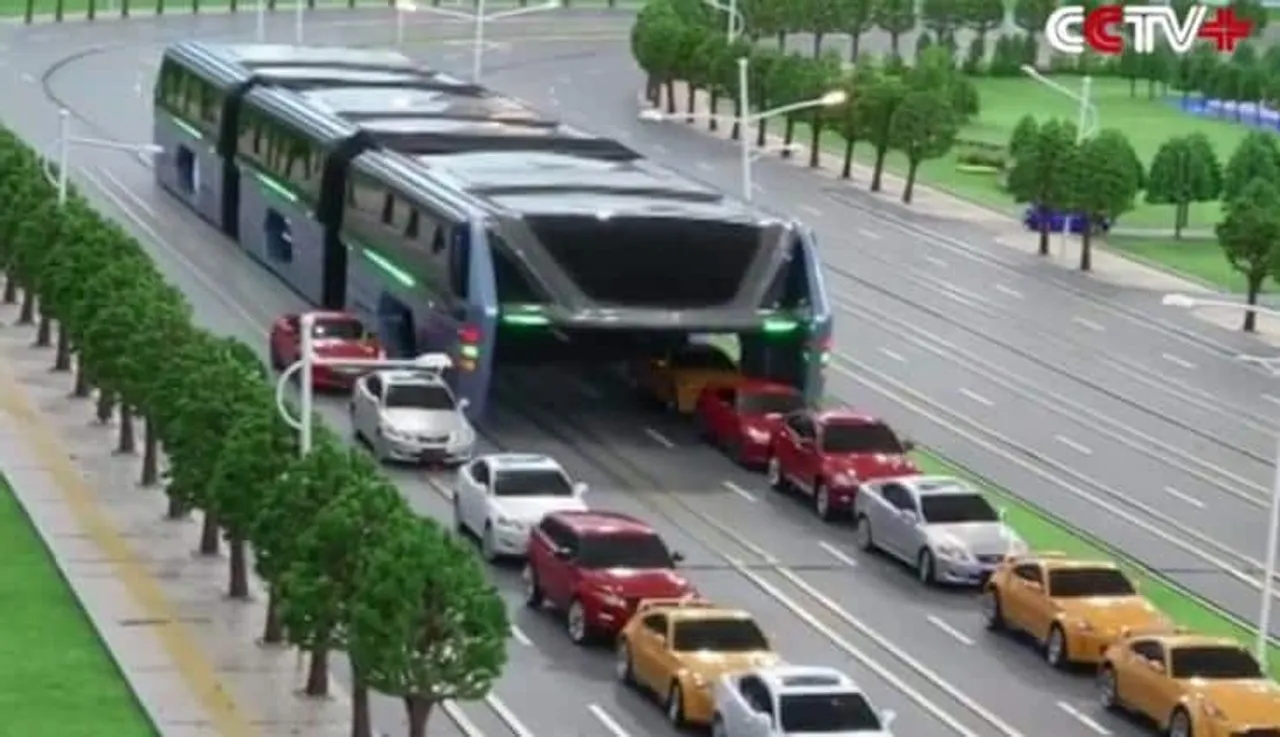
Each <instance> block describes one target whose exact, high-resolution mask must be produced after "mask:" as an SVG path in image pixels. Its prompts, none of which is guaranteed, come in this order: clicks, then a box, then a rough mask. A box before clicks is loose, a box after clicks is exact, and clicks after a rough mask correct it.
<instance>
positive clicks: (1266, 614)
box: [1162, 294, 1280, 670]
mask: <svg viewBox="0 0 1280 737" xmlns="http://www.w3.org/2000/svg"><path fill="white" fill-rule="evenodd" d="M1162 302H1163V304H1164V305H1165V306H1166V307H1181V308H1183V309H1188V310H1190V309H1194V308H1196V307H1222V308H1226V309H1232V310H1240V311H1241V312H1253V313H1255V314H1263V315H1271V316H1272V317H1280V310H1274V309H1271V308H1270V307H1261V306H1259V305H1250V304H1244V303H1242V302H1231V301H1228V300H1222V299H1200V298H1198V297H1192V296H1189V295H1186V294H1166V295H1165V296H1164V299H1163V300H1162ZM1236 358H1237V359H1239V360H1241V361H1244V362H1246V363H1254V364H1258V365H1260V366H1262V367H1263V368H1265V369H1267V370H1268V371H1270V372H1271V374H1272V375H1273V376H1278V377H1280V358H1267V357H1263V356H1248V355H1241V356H1237V357H1236ZM1270 510H1271V511H1270V512H1269V516H1268V518H1267V550H1266V555H1265V556H1264V562H1263V566H1262V604H1261V605H1260V607H1259V611H1258V639H1257V643H1256V645H1255V648H1256V650H1255V655H1256V656H1257V658H1258V662H1259V663H1261V664H1262V667H1263V670H1266V668H1267V665H1268V663H1267V661H1268V655H1269V651H1270V647H1269V645H1270V641H1271V599H1272V597H1273V595H1274V592H1275V577H1276V557H1277V554H1278V553H1277V547H1280V436H1277V438H1276V461H1275V470H1274V477H1273V481H1272V484H1271V508H1270Z"/></svg>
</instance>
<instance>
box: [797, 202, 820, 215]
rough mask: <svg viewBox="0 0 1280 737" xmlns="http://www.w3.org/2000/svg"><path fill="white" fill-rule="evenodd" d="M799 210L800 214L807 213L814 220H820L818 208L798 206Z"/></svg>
mask: <svg viewBox="0 0 1280 737" xmlns="http://www.w3.org/2000/svg"><path fill="white" fill-rule="evenodd" d="M800 210H801V211H802V212H806V213H808V214H810V215H812V216H813V217H815V218H820V217H822V210H819V209H818V208H816V207H814V206H813V205H800Z"/></svg>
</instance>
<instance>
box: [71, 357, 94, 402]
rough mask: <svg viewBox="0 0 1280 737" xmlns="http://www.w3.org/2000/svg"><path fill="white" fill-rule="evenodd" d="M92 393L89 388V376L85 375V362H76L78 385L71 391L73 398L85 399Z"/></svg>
mask: <svg viewBox="0 0 1280 737" xmlns="http://www.w3.org/2000/svg"><path fill="white" fill-rule="evenodd" d="M91 391H92V387H90V386H89V374H87V373H85V370H84V361H76V385H75V388H73V389H72V390H71V396H73V397H75V398H77V399H85V398H86V397H88V396H89V394H90V393H91Z"/></svg>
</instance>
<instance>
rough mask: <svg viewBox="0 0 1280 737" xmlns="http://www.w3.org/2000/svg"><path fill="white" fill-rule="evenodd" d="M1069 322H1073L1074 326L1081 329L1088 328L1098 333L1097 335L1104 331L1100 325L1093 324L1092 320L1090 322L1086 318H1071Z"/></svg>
mask: <svg viewBox="0 0 1280 737" xmlns="http://www.w3.org/2000/svg"><path fill="white" fill-rule="evenodd" d="M1071 322H1074V323H1075V324H1077V325H1079V326H1081V327H1086V328H1089V329H1090V330H1093V331H1094V332H1098V333H1101V332H1102V331H1104V330H1106V328H1104V327H1102V326H1101V325H1099V324H1098V323H1096V322H1094V321H1093V320H1090V319H1089V318H1087V317H1073V318H1071Z"/></svg>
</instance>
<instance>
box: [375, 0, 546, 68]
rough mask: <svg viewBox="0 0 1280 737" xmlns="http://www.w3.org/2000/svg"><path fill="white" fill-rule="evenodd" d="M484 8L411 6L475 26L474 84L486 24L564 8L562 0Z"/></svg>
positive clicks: (481, 1)
mask: <svg viewBox="0 0 1280 737" xmlns="http://www.w3.org/2000/svg"><path fill="white" fill-rule="evenodd" d="M484 6H485V0H476V9H475V11H473V12H467V11H465V10H457V9H455V8H441V7H438V6H435V5H414V6H413V10H414V11H415V12H423V13H433V14H435V15H443V16H446V17H448V18H457V19H459V20H465V21H471V22H472V23H473V24H475V32H474V35H473V36H472V48H471V81H472V82H474V83H476V84H479V83H480V72H481V70H482V67H483V64H484V27H485V24H486V23H492V22H493V21H497V20H503V19H505V18H514V17H516V16H518V15H529V14H530V13H544V12H546V11H548V10H558V9H560V8H562V7H564V0H549V2H545V3H543V4H541V5H530V6H528V7H524V8H512V9H511V10H503V11H499V12H497V13H489V14H486V13H485V12H484ZM397 14H398V11H397Z"/></svg>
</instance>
